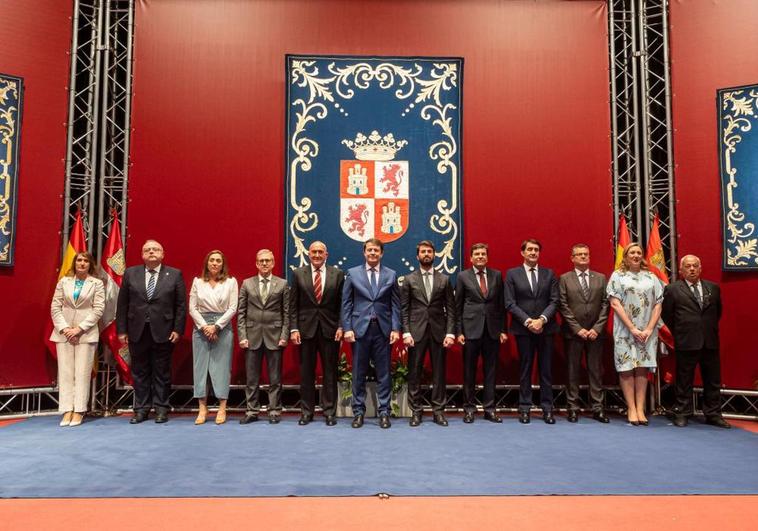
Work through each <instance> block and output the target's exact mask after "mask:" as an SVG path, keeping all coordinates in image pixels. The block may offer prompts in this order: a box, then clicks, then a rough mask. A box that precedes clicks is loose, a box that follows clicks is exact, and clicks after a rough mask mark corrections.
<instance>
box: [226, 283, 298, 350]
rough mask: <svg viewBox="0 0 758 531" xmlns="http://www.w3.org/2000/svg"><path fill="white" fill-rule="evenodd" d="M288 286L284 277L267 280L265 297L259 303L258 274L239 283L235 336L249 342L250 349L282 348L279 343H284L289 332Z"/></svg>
mask: <svg viewBox="0 0 758 531" xmlns="http://www.w3.org/2000/svg"><path fill="white" fill-rule="evenodd" d="M288 304H289V286H287V281H286V280H284V279H283V278H280V277H277V276H276V275H271V276H270V277H269V286H268V297H266V302H265V304H264V303H263V301H262V300H261V291H260V275H255V276H254V277H250V278H246V279H245V281H244V282H243V283H242V287H241V288H240V294H239V303H238V305H237V311H238V314H237V335H238V336H239V340H240V341H243V340H245V339H247V340H248V342H249V348H251V349H254V350H257V349H259V348H261V346H265V347H266V348H267V349H268V350H276V349H279V348H281V347H280V346H279V341H281V340H282V339H283V340H285V341H287V339H288V338H289V333H290V322H289V311H288V308H287V306H288Z"/></svg>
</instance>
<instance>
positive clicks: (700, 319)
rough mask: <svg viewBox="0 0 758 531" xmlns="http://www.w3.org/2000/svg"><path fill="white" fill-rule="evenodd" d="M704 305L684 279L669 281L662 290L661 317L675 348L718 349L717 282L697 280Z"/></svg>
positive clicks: (719, 301) (718, 312)
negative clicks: (672, 338) (699, 302)
mask: <svg viewBox="0 0 758 531" xmlns="http://www.w3.org/2000/svg"><path fill="white" fill-rule="evenodd" d="M700 283H701V291H702V294H703V308H702V309H701V308H700V305H699V304H698V303H697V300H696V299H695V295H694V294H693V293H692V290H691V289H690V288H689V286H688V285H687V282H685V281H684V280H677V281H676V282H672V283H671V284H669V285H668V286H666V288H665V289H664V290H663V304H662V308H661V317H662V318H663V322H664V323H666V326H668V327H669V330H671V333H672V334H673V336H674V347H675V348H676V349H677V350H700V349H701V348H709V349H718V348H719V319H721V291H720V289H719V287H718V285H717V284H714V283H713V282H709V281H707V280H703V279H700Z"/></svg>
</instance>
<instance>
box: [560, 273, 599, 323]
mask: <svg viewBox="0 0 758 531" xmlns="http://www.w3.org/2000/svg"><path fill="white" fill-rule="evenodd" d="M587 276H588V277H589V279H588V281H587V284H588V286H589V288H590V294H589V297H585V296H584V291H583V290H582V286H581V284H580V283H579V277H577V276H576V271H574V270H573V269H572V270H571V271H569V272H567V273H564V274H562V275H561V278H560V279H559V280H558V291H559V293H560V295H559V300H560V310H561V315H562V316H563V326H562V328H563V334H564V335H565V336H566V337H574V336H576V334H577V333H578V332H579V330H581V329H582V328H584V329H585V330H594V331H595V332H597V334H598V336H602V335H603V332H605V324H606V322H607V321H608V308H609V306H610V304H609V303H608V295H606V293H605V287H606V279H605V275H602V274H600V273H597V272H595V271H590V270H587Z"/></svg>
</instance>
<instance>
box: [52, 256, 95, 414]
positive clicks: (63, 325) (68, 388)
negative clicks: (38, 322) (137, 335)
mask: <svg viewBox="0 0 758 531" xmlns="http://www.w3.org/2000/svg"><path fill="white" fill-rule="evenodd" d="M104 307H105V289H104V288H103V281H102V280H100V279H99V278H97V264H96V263H95V259H94V258H93V257H92V255H91V254H89V253H77V254H76V256H75V257H74V260H73V262H72V264H71V268H70V269H69V271H68V273H66V276H64V277H63V278H61V279H60V280H59V281H58V285H57V286H55V295H54V296H53V302H52V304H51V305H50V314H51V315H52V318H53V325H54V330H53V333H52V334H50V341H52V342H54V343H55V344H56V350H57V353H58V411H60V412H61V413H63V420H61V423H60V425H61V426H78V425H79V424H81V423H82V418H83V417H84V413H85V412H86V411H87V401H88V398H89V387H90V378H91V374H92V364H93V362H94V359H95V349H96V348H97V342H98V337H99V335H100V334H99V331H98V326H97V322H98V321H99V320H100V317H101V316H102V315H103V309H104Z"/></svg>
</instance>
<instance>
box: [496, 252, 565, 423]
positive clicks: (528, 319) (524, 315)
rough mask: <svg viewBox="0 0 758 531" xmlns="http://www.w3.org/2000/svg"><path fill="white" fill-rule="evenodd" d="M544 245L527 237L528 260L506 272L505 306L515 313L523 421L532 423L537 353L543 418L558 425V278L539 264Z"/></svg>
mask: <svg viewBox="0 0 758 531" xmlns="http://www.w3.org/2000/svg"><path fill="white" fill-rule="evenodd" d="M541 250H542V244H540V242H538V241H537V240H534V239H529V240H524V242H523V243H522V244H521V256H523V257H524V263H523V265H521V266H520V267H514V268H513V269H509V270H508V272H507V273H506V275H505V308H506V310H508V311H509V312H510V314H511V327H510V330H511V334H513V335H515V336H516V345H517V346H518V352H519V380H520V385H521V390H520V391H519V422H521V423H522V424H529V409H530V408H531V407H532V367H534V355H535V353H536V354H537V360H538V363H539V371H540V405H541V406H542V418H543V419H544V421H545V422H546V423H547V424H555V418H554V417H553V377H552V366H553V341H554V335H555V333H556V332H557V331H558V323H557V322H556V321H555V313H556V310H557V309H558V299H559V295H558V280H557V279H556V278H555V274H553V272H552V271H551V270H550V269H547V268H544V267H539V265H538V262H539V259H540V251H541Z"/></svg>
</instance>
